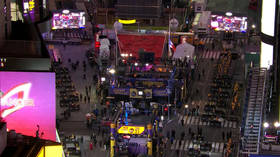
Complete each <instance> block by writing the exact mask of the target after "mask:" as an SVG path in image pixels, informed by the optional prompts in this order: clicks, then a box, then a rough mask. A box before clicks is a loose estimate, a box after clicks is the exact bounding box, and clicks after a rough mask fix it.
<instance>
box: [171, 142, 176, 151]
mask: <svg viewBox="0 0 280 157" xmlns="http://www.w3.org/2000/svg"><path fill="white" fill-rule="evenodd" d="M176 142H177V140H174V141H173V143H172V145H171V150H174V149H175V145H176Z"/></svg>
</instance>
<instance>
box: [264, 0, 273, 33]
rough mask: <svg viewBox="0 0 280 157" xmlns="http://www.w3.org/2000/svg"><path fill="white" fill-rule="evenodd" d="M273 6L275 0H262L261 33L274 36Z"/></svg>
mask: <svg viewBox="0 0 280 157" xmlns="http://www.w3.org/2000/svg"><path fill="white" fill-rule="evenodd" d="M275 8H276V0H263V1H262V19H261V31H262V33H264V34H266V35H269V36H272V37H273V36H274V27H275V26H274V23H275Z"/></svg>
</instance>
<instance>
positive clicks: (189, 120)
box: [187, 116, 192, 124]
mask: <svg viewBox="0 0 280 157" xmlns="http://www.w3.org/2000/svg"><path fill="white" fill-rule="evenodd" d="M191 119H192V116H190V117H189V118H188V122H187V124H190V122H191Z"/></svg>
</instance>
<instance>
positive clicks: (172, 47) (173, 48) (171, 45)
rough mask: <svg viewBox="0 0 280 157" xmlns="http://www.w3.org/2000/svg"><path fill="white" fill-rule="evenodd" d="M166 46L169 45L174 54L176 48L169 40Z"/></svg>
mask: <svg viewBox="0 0 280 157" xmlns="http://www.w3.org/2000/svg"><path fill="white" fill-rule="evenodd" d="M168 45H169V48H171V49H172V50H173V51H174V52H175V50H176V47H175V45H174V44H173V42H172V41H171V40H170V39H169V42H168Z"/></svg>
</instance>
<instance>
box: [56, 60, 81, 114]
mask: <svg viewBox="0 0 280 157" xmlns="http://www.w3.org/2000/svg"><path fill="white" fill-rule="evenodd" d="M54 70H55V73H56V88H57V91H58V92H59V106H60V107H61V108H64V109H65V110H64V112H63V113H62V114H63V117H64V118H65V119H68V118H69V117H70V116H71V112H72V111H79V110H80V104H79V103H78V102H79V93H78V92H77V90H76V88H75V85H74V83H73V81H72V79H71V76H70V75H69V70H68V69H67V68H65V67H61V66H60V65H59V64H58V65H57V66H56V67H55V69H54Z"/></svg>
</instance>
